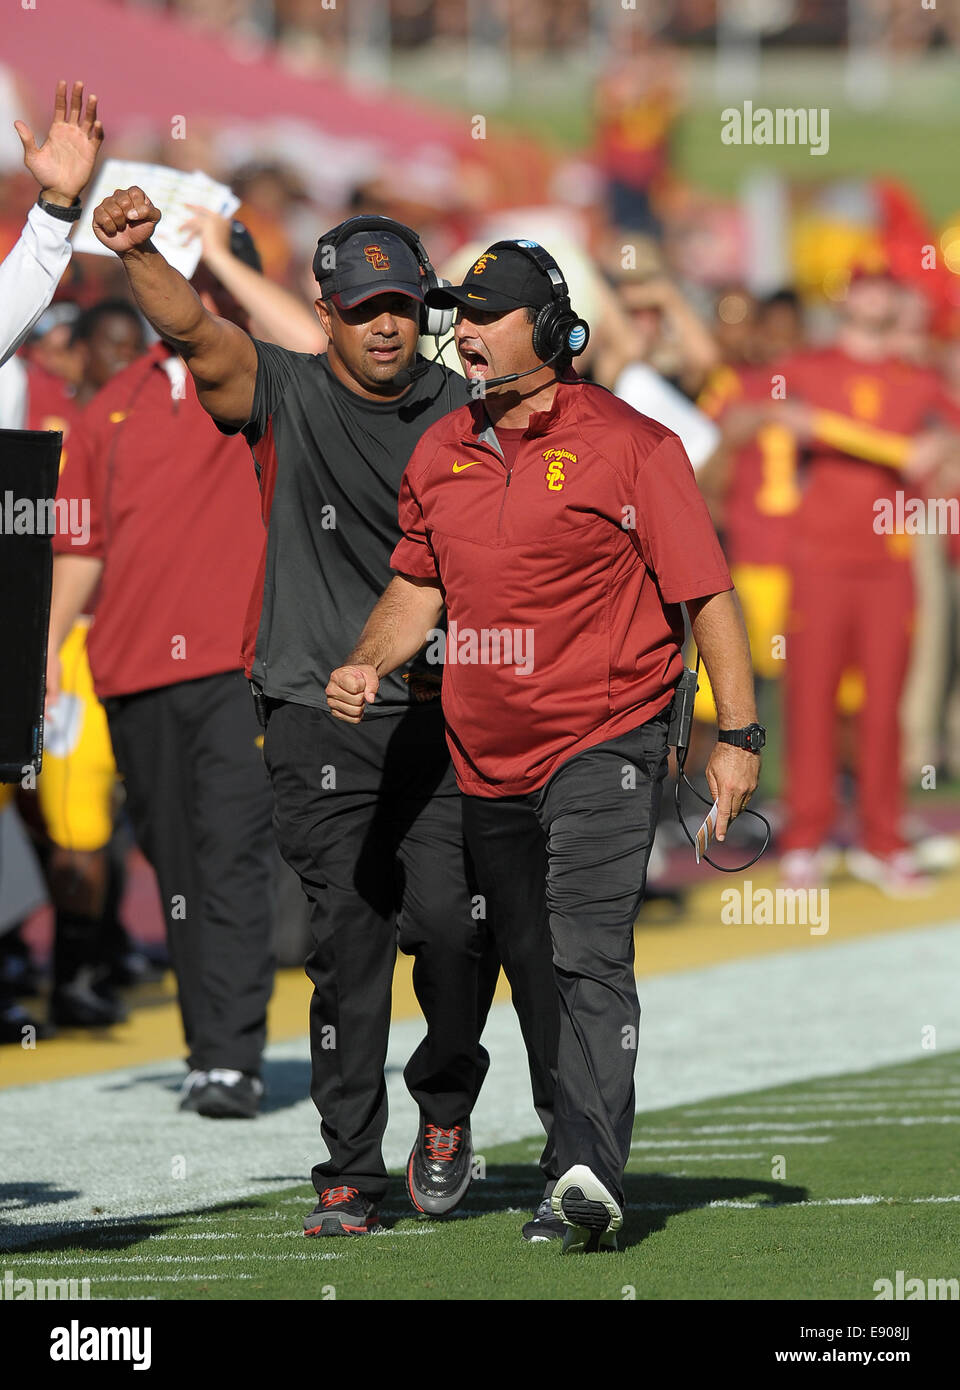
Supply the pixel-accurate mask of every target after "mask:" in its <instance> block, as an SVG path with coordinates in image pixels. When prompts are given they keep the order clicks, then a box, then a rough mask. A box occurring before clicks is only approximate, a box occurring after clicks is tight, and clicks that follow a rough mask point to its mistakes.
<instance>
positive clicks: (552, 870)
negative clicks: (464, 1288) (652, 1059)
mask: <svg viewBox="0 0 960 1390" xmlns="http://www.w3.org/2000/svg"><path fill="white" fill-rule="evenodd" d="M666 770H667V713H666V711H664V712H663V713H662V714H659V715H657V716H655V717H654V718H653V719H651V720H650V721H649V722H648V723H646V724H643V725H640V726H639V727H638V728H636V729H632V730H630V732H629V733H626V734H622V735H620V737H618V738H615V739H611V740H610V741H609V742H607V743H602V744H598V745H597V747H595V748H590V749H588V750H587V751H586V752H583V753H578V754H576V755H575V756H574V757H572V758H571V759H570V760H569V761H568V762H566V763H564V764H563V765H562V766H561V767H560V768H558V770H557V771H556V772H555V773H554V774H553V776H552V777H551V778H550V780H549V781H548V782H547V783H546V784H545V785H544V786H543V787H541V788H539V789H538V790H537V791H535V792H530V793H529V794H528V795H526V796H518V797H498V798H496V799H485V798H482V797H474V796H465V797H464V818H463V819H464V833H465V836H466V840H467V845H468V847H469V850H470V854H471V857H472V859H473V863H474V866H475V869H476V873H477V879H478V886H479V888H480V891H481V893H483V894H484V896H485V898H486V900H487V916H488V923H489V925H490V926H491V928H492V930H493V933H494V937H495V939H496V942H497V946H498V948H499V950H500V954H501V958H502V960H503V966H504V970H505V972H506V974H507V978H508V979H509V981H510V985H511V988H512V990H513V998H514V1003H515V1005H516V1009H517V1014H518V1017H519V1019H520V1026H521V1029H522V1031H523V1036H524V1041H525V1043H526V1046H527V1053H528V1057H529V1060H530V1072H531V1078H532V1081H533V1088H534V1100H535V1103H536V1105H537V1108H538V1110H539V1111H540V1112H541V1118H544V1115H545V1114H546V1115H547V1116H549V1110H550V1099H551V1098H550V1081H551V1078H553V1077H555V1078H556V1086H555V1098H554V1102H553V1127H552V1134H551V1132H550V1128H549V1123H548V1122H547V1129H548V1144H547V1152H546V1153H545V1160H546V1161H542V1164H541V1166H542V1167H543V1168H544V1171H545V1172H546V1173H547V1176H548V1177H559V1176H560V1175H562V1174H563V1173H565V1172H566V1170H567V1169H568V1168H570V1167H572V1166H573V1164H575V1163H583V1164H586V1165H587V1166H588V1167H590V1168H591V1169H592V1170H593V1172H594V1173H595V1174H596V1175H597V1177H598V1178H600V1180H601V1181H602V1182H603V1183H604V1184H605V1185H606V1186H607V1187H608V1188H609V1190H610V1192H611V1193H612V1194H613V1195H614V1196H615V1197H616V1198H617V1200H618V1201H619V1202H620V1203H621V1204H622V1202H623V1170H624V1168H625V1166H626V1163H627V1160H628V1158H629V1157H630V1140H631V1136H632V1133H633V1116H634V1109H635V1096H634V1084H633V1073H634V1066H635V1064H636V1058H637V1040H638V1035H639V1028H640V1005H639V1002H638V999H637V988H636V981H635V979H634V973H633V956H634V952H633V923H634V920H635V918H636V915H637V912H638V910H639V907H640V903H641V901H642V900H643V892H644V886H645V881H646V872H647V860H648V858H649V856H650V849H651V847H652V844H653V836H654V832H655V830H656V825H657V818H658V815H659V811H660V798H661V792H662V783H663V778H664V775H665V773H666ZM551 1146H552V1148H553V1150H554V1151H553V1152H551Z"/></svg>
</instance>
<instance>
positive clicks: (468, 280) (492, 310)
mask: <svg viewBox="0 0 960 1390" xmlns="http://www.w3.org/2000/svg"><path fill="white" fill-rule="evenodd" d="M552 298H553V289H552V286H551V284H550V278H549V276H548V275H546V274H545V273H544V271H542V270H541V269H540V268H539V266H537V265H536V264H534V262H533V261H532V260H531V259H530V257H529V256H527V255H524V253H523V252H522V251H517V250H515V249H514V248H513V247H512V246H502V245H501V246H496V247H491V248H490V250H489V251H484V253H483V255H482V256H478V257H477V259H476V260H475V261H474V263H473V265H472V266H471V268H470V269H469V270H468V272H467V274H466V275H465V277H464V280H463V284H462V285H455V286H449V287H447V288H444V289H440V288H438V289H432V290H428V291H427V296H426V302H427V304H428V305H429V307H430V308H431V309H449V308H452V307H455V308H457V309H471V308H472V309H480V310H481V311H482V312H483V313H485V314H500V313H506V312H508V311H509V310H511V309H519V308H522V307H524V306H530V307H531V308H534V309H540V308H542V307H543V305H544V304H549V303H550V300H551V299H552Z"/></svg>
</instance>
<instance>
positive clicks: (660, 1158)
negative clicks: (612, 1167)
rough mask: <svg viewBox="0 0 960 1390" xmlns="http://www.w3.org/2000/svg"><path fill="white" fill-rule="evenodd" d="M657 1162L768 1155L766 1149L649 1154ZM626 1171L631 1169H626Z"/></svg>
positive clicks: (709, 1161)
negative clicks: (708, 1152)
mask: <svg viewBox="0 0 960 1390" xmlns="http://www.w3.org/2000/svg"><path fill="white" fill-rule="evenodd" d="M650 1157H651V1158H655V1159H656V1160H657V1162H658V1163H714V1162H717V1161H719V1160H720V1159H722V1158H727V1159H731V1160H733V1159H735V1158H766V1159H769V1157H770V1155H769V1153H767V1152H766V1151H764V1152H762V1153H735V1154H651V1155H650ZM627 1171H628V1172H630V1171H631V1170H630V1169H628V1170H627Z"/></svg>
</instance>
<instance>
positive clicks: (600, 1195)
mask: <svg viewBox="0 0 960 1390" xmlns="http://www.w3.org/2000/svg"><path fill="white" fill-rule="evenodd" d="M550 1202H551V1206H552V1207H553V1214H554V1216H556V1217H559V1218H560V1220H561V1221H562V1222H563V1223H564V1225H565V1227H566V1230H565V1231H564V1235H563V1250H562V1252H561V1253H562V1254H564V1255H589V1254H592V1253H593V1252H594V1251H597V1250H616V1248H617V1236H616V1232H617V1231H619V1229H620V1227H621V1226H622V1225H623V1212H622V1210H621V1209H620V1207H619V1206H618V1204H617V1202H616V1201H615V1200H614V1199H613V1197H612V1196H611V1195H610V1193H609V1192H608V1191H607V1189H606V1188H605V1187H604V1185H603V1183H602V1182H601V1181H600V1179H599V1178H598V1177H597V1175H596V1174H595V1173H594V1171H593V1169H592V1168H588V1167H587V1166H586V1164H584V1163H575V1164H574V1165H573V1167H572V1168H568V1169H567V1171H566V1172H565V1173H564V1175H563V1177H562V1178H560V1179H558V1181H557V1185H556V1187H555V1188H554V1190H553V1196H552V1197H551V1198H550Z"/></svg>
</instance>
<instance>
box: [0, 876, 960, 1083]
mask: <svg viewBox="0 0 960 1390" xmlns="http://www.w3.org/2000/svg"><path fill="white" fill-rule="evenodd" d="M750 881H751V882H752V884H753V893H754V894H756V893H757V892H758V891H760V890H762V889H764V888H776V876H775V873H774V872H773V871H765V872H764V873H762V874H757V875H756V876H755V877H754V878H752V879H751V880H750ZM731 888H734V889H738V890H740V891H741V892H743V889H744V883H743V879H741V878H740V877H739V876H738V875H730V876H729V878H726V879H720V877H719V875H718V876H717V877H716V878H713V879H711V880H710V881H709V882H708V883H705V884H703V885H702V886H698V887H697V888H695V889H693V890H692V891H691V892H690V893H689V895H688V898H687V901H686V904H685V906H684V908H683V911H682V914H681V915H680V916H678V917H677V919H676V920H674V921H670V920H665V908H664V906H663V905H662V904H659V903H653V904H651V905H650V906H649V907H648V908H646V909H645V910H644V913H643V915H642V916H641V918H640V922H639V925H638V930H637V933H636V942H637V975H638V977H639V978H640V979H641V980H642V979H643V977H644V976H646V975H662V974H667V973H670V972H672V971H678V970H691V969H695V968H697V967H703V966H710V965H717V964H720V963H721V962H723V961H729V960H738V959H747V958H749V957H751V956H762V955H773V954H776V953H777V952H780V951H791V950H810V951H819V950H823V949H825V948H827V947H829V946H830V945H831V944H833V943H835V942H837V941H850V940H855V939H857V938H859V937H865V936H876V935H879V934H883V933H887V932H895V931H902V930H909V929H915V928H920V927H927V926H932V925H934V924H936V923H940V922H950V921H955V920H956V919H957V917H958V909H957V904H958V903H960V872H957V873H952V874H948V875H944V876H943V877H941V878H939V879H938V880H937V888H936V892H935V893H933V894H931V896H930V897H927V898H920V899H914V900H910V901H905V902H894V901H891V900H890V899H888V898H884V897H882V896H881V894H880V893H878V892H877V891H876V890H874V889H872V888H870V887H868V886H867V885H865V884H861V883H857V882H853V881H850V880H840V881H838V882H837V883H835V884H833V885H831V888H830V897H829V909H830V915H829V931H828V932H827V933H826V934H824V935H817V936H813V935H811V934H810V931H809V929H808V927H806V926H803V925H794V926H790V925H782V926H765V925H753V924H749V923H745V924H742V925H733V924H730V925H726V924H724V923H723V922H722V920H721V910H722V908H723V906H724V904H725V903H727V904H729V903H730V901H731V900H730V899H724V898H723V897H722V894H723V893H725V892H727V891H728V890H729V889H731ZM755 911H756V909H755ZM412 972H413V962H412V959H411V958H410V957H409V956H400V957H398V960H397V969H396V973H395V976H394V984H393V1016H394V1018H396V1019H405V1018H416V1017H419V1015H420V1010H419V1007H418V1005H417V1001H416V996H415V995H414V992H413V978H412ZM640 992H641V999H642V994H643V991H642V988H641V991H640ZM173 993H174V988H173V979H172V977H171V976H168V977H167V978H166V980H165V981H164V986H163V990H162V994H163V997H162V998H161V999H160V1000H159V1001H158V1002H156V1003H147V1004H145V1005H143V1006H141V1007H136V1008H134V1010H133V1012H132V1013H131V1016H130V1018H129V1020H128V1021H127V1022H126V1023H123V1024H120V1025H118V1026H117V1027H115V1028H112V1029H110V1030H105V1031H104V1032H102V1033H98V1034H95V1035H91V1034H90V1033H88V1032H86V1031H82V1030H75V1031H72V1032H64V1033H61V1034H60V1035H59V1036H58V1037H56V1038H51V1039H50V1040H49V1041H48V1042H42V1043H39V1044H38V1045H37V1046H36V1048H34V1049H28V1048H22V1047H18V1046H16V1045H7V1046H5V1047H0V1089H3V1088H4V1087H7V1086H23V1085H29V1084H30V1083H31V1082H41V1081H53V1080H57V1079H59V1078H61V1077H68V1076H83V1075H88V1074H91V1073H94V1072H100V1071H113V1070H114V1069H116V1068H121V1067H134V1066H138V1065H141V1064H143V1063H147V1062H160V1061H167V1060H169V1059H170V1058H175V1057H181V1056H182V1055H183V1050H184V1049H183V1037H182V1034H181V1031H180V1016H179V1012H178V1010H177V1007H176V1003H175V1002H174V1000H173ZM309 997H310V984H309V981H308V980H307V978H306V976H305V975H304V974H303V973H302V971H300V970H281V971H278V972H277V978H276V984H275V986H274V992H273V999H272V1001H271V1004H270V1013H269V1021H268V1030H269V1038H270V1041H271V1042H286V1041H289V1040H290V1039H293V1038H297V1037H302V1036H305V1034H306V1029H307V1007H308V1003H309ZM496 997H497V999H498V1000H505V999H509V998H510V990H509V987H508V985H507V983H506V981H505V980H504V978H503V976H501V978H500V983H499V985H498V986H497V994H496Z"/></svg>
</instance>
